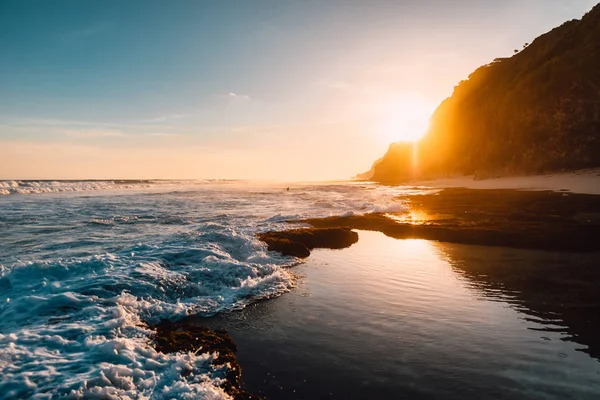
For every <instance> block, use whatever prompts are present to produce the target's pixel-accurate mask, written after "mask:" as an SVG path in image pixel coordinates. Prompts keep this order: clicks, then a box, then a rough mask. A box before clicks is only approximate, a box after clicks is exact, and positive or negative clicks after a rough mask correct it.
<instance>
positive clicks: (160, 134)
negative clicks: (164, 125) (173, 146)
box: [148, 132, 183, 138]
mask: <svg viewBox="0 0 600 400" xmlns="http://www.w3.org/2000/svg"><path fill="white" fill-rule="evenodd" d="M148 136H153V137H160V138H176V137H182V136H183V135H181V134H179V133H165V132H152V133H149V134H148Z"/></svg>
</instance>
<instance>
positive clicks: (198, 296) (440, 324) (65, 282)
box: [0, 180, 600, 399]
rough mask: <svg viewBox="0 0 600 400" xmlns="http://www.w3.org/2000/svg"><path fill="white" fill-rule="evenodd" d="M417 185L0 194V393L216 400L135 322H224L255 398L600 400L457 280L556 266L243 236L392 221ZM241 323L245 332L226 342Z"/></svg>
mask: <svg viewBox="0 0 600 400" xmlns="http://www.w3.org/2000/svg"><path fill="white" fill-rule="evenodd" d="M428 190H429V189H427V188H407V187H387V186H380V185H376V184H370V183H356V182H328V183H319V184H315V183H305V184H302V183H297V184H293V185H290V186H289V190H288V185H287V184H285V185H284V184H275V183H259V182H252V181H208V180H207V181H151V180H147V181H4V182H0V398H1V399H13V398H16V399H25V398H34V399H53V398H61V397H64V398H110V399H171V398H178V399H198V398H199V399H222V398H229V396H228V395H227V394H226V393H225V392H224V390H223V389H222V388H221V387H220V384H221V382H222V380H223V376H222V375H221V374H220V372H219V371H216V370H214V369H213V368H212V367H211V360H212V359H213V358H214V357H216V356H217V355H215V354H208V353H203V352H202V351H197V352H195V353H192V352H190V353H171V354H163V353H160V352H157V351H156V350H155V349H154V348H153V346H152V345H151V341H152V330H151V329H150V328H149V327H148V326H149V325H152V324H155V323H158V322H159V321H161V320H163V319H168V320H178V319H181V318H184V317H189V316H195V317H196V318H198V320H200V321H202V320H203V319H205V320H206V321H207V322H209V323H211V324H214V323H215V322H214V321H215V319H217V320H218V319H219V318H224V319H225V321H224V322H223V321H221V322H222V324H224V325H226V327H227V328H228V329H231V330H232V331H233V333H232V336H233V337H234V339H236V342H237V343H238V345H239V347H240V350H239V352H240V363H241V364H242V366H243V367H244V369H245V371H244V374H243V375H242V379H244V376H247V377H248V378H249V379H250V380H253V382H254V383H252V382H251V383H250V386H251V387H252V386H253V387H255V388H257V390H260V391H263V392H265V393H266V394H267V396H266V397H268V398H320V397H327V396H328V395H329V394H330V393H331V396H329V398H332V397H333V398H353V394H354V395H355V397H356V398H365V396H367V397H370V398H390V396H392V397H394V394H397V395H398V396H397V398H404V397H402V396H401V394H402V395H406V396H407V397H408V398H411V396H413V397H414V396H421V398H425V397H427V396H430V397H431V398H461V397H460V396H462V395H464V394H465V393H466V394H468V395H471V396H476V397H471V398H500V397H502V396H501V395H502V394H504V395H506V396H505V397H506V398H556V399H559V398H586V399H587V398H590V399H592V398H598V397H597V396H599V395H600V368H599V365H600V364H599V363H598V361H597V360H596V359H595V358H593V357H591V356H590V355H589V354H587V353H586V352H585V351H581V350H582V348H583V350H585V346H583V347H582V345H581V344H577V343H575V342H574V341H569V340H567V339H568V337H569V335H568V332H567V330H566V328H565V324H564V322H563V321H560V320H555V321H550V322H548V321H545V320H544V318H546V316H543V315H539V314H538V315H536V317H535V318H533V317H532V315H533V314H535V312H533V311H532V310H531V307H529V308H528V305H527V304H525V303H524V302H522V301H518V300H515V299H516V298H518V295H517V294H515V293H512V292H510V291H506V290H503V289H502V288H501V287H497V286H494V285H491V284H486V283H485V279H483V278H478V279H474V278H472V277H469V276H468V273H467V272H465V271H462V270H461V265H462V264H461V263H463V264H464V263H465V262H471V263H480V264H481V263H488V262H496V263H502V262H511V263H514V262H518V260H519V259H520V260H521V261H522V260H525V262H536V263H538V264H543V263H547V262H558V261H560V262H565V263H569V262H570V261H569V260H570V258H569V256H564V255H560V256H559V255H552V253H549V254H550V256H548V255H547V254H546V253H544V252H538V253H535V252H534V253H531V252H529V253H528V252H524V251H518V250H515V251H513V252H511V253H510V254H508V256H507V255H506V254H504V253H503V254H499V253H498V250H494V251H489V250H487V248H485V247H481V246H479V247H477V246H471V247H469V246H462V247H461V246H454V247H453V246H450V245H448V246H445V245H444V246H442V245H439V244H432V243H433V242H427V241H399V240H393V239H390V238H385V237H384V236H383V235H382V234H379V233H364V232H361V233H360V236H361V240H360V241H359V243H358V244H357V245H355V246H354V247H352V248H350V249H347V250H337V251H332V250H319V251H316V252H315V255H314V257H313V256H311V257H310V258H309V259H308V261H301V260H298V259H296V258H293V257H283V256H281V255H279V254H277V253H273V252H268V251H267V250H266V247H265V245H264V244H263V243H261V242H260V241H258V240H257V238H256V233H259V232H265V231H271V230H282V229H286V228H289V227H290V226H292V224H290V223H289V222H287V221H290V220H296V219H301V218H307V217H326V216H331V215H351V214H366V213H372V212H389V213H401V212H403V211H406V210H407V206H406V205H405V204H403V203H402V202H400V201H398V200H396V197H397V196H399V195H402V194H407V193H420V192H426V191H428ZM293 226H297V225H296V224H293ZM440 246H441V247H440ZM532 254H533V255H532ZM473 257H476V259H475V260H473V259H472V258H473ZM477 257H478V258H477ZM503 257H504V258H503ZM594 257H595V256H594ZM452 260H455V261H452ZM456 260H458V261H456ZM465 260H467V261H465ZM515 260H517V261H515ZM532 260H533V261H532ZM557 260H558V261H557ZM595 260H597V259H595ZM587 261H589V260H587ZM587 261H586V262H587ZM329 264H331V265H329ZM311 274H312V275H311ZM482 282H483V283H482ZM289 292H291V293H289ZM267 299H269V300H268V301H260V300H267ZM257 307H258V309H262V310H263V311H261V312H256V311H252V310H257ZM265 307H266V308H269V307H274V308H275V309H276V311H274V312H272V311H269V310H267V311H265V310H264V309H265ZM241 316H243V324H244V325H243V326H244V328H243V329H236V327H238V328H239V326H240V318H242V317H241ZM231 320H233V321H234V322H231ZM211 321H212V322H211ZM549 323H550V325H549ZM274 326H275V328H273V327H274ZM548 326H550V328H551V329H548ZM257 327H259V328H257ZM282 332H286V333H285V334H282ZM540 332H542V333H540ZM282 335H283V336H282ZM294 343H295V344H294ZM290 344H294V345H290ZM288 345H289V346H288ZM294 346H295V347H294ZM276 348H277V349H279V350H282V349H285V351H286V352H287V353H285V354H287V355H288V356H289V354H293V355H294V356H295V358H292V359H288V361H289V362H282V361H281V360H285V357H283V358H281V357H279V358H278V357H277V354H275V355H274V354H273V353H272V352H270V351H271V350H273V349H276ZM294 349H295V350H294ZM242 361H244V362H242ZM303 361H304V362H305V363H306V364H302V362H303ZM265 363H266V364H267V366H266V367H265ZM269 365H271V366H277V373H278V374H282V375H285V374H286V369H288V368H289V370H290V371H292V370H293V371H295V372H294V375H293V376H291V377H288V379H286V380H284V383H281V386H282V387H283V386H286V387H290V388H291V386H290V385H293V384H296V383H295V382H296V381H298V382H301V381H302V378H301V377H302V376H303V374H304V375H305V376H310V377H314V379H315V380H317V379H318V377H319V376H321V377H326V376H327V371H323V368H325V366H327V365H330V366H331V368H330V369H329V370H328V371H329V373H332V372H331V371H334V370H336V369H337V371H338V372H337V374H333V375H330V377H331V376H333V377H335V379H336V380H337V381H338V383H339V387H340V388H344V390H340V391H339V392H335V390H334V389H332V388H330V387H328V386H327V382H322V383H320V384H317V385H313V386H310V390H308V389H306V390H305V391H304V393H305V395H304V396H305V397H302V396H300V397H294V395H293V393H301V389H302V387H304V386H302V385H300V384H299V385H300V386H298V392H296V389H294V391H293V392H292V391H291V390H290V391H289V392H285V393H284V392H277V391H275V392H274V391H273V390H269V388H266V389H265V385H268V382H267V380H266V379H265V380H264V382H267V383H265V384H263V383H262V382H263V378H264V376H262V375H261V373H262V372H264V369H265V368H267V369H268V368H269ZM307 365H308V366H309V367H310V368H308V367H307ZM261 368H263V370H261ZM261 371H262V372H261ZM311 371H313V372H311ZM272 372H273V371H272ZM315 374H316V376H315ZM272 375H274V372H273V373H272ZM272 375H270V376H272ZM476 378H477V379H476ZM311 379H312V378H311ZM344 379H346V380H344ZM361 379H362V380H361ZM325 380H327V379H325ZM304 381H305V382H306V379H304ZM257 382H259V383H260V384H258V383H257ZM365 382H367V383H365ZM486 382H487V383H489V385H487V386H488V387H489V388H492V389H493V390H492V389H490V390H488V391H487V392H486V390H485V386H486ZM309 383H310V382H309ZM261 385H262V386H261ZM277 385H279V383H277ZM353 385H359V386H360V385H362V386H360V387H358V388H355V386H353ZM365 385H366V386H365ZM271 386H273V387H275V386H276V383H273V384H272V385H271ZM324 387H326V392H327V393H321V392H319V388H324ZM361 388H362V389H361ZM365 388H366V389H365ZM363 389H364V390H363ZM421 389H422V390H421ZM361 390H363V391H361ZM369 393H371V396H369ZM359 394H360V395H359ZM499 396H500V397H499Z"/></svg>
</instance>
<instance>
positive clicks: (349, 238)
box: [257, 227, 358, 258]
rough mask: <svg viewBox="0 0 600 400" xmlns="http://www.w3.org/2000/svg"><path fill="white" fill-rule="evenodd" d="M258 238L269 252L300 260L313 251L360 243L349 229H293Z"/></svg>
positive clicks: (266, 234)
mask: <svg viewBox="0 0 600 400" xmlns="http://www.w3.org/2000/svg"><path fill="white" fill-rule="evenodd" d="M257 236H258V238H259V239H260V240H262V241H263V242H265V243H266V244H267V248H268V250H269V251H277V252H279V253H281V254H283V255H284V256H294V257H299V258H306V257H308V256H309V255H310V251H311V250H312V249H316V248H326V249H343V248H345V247H350V246H351V245H353V244H354V243H356V242H357V241H358V233H356V232H354V231H352V230H351V229H350V228H347V227H333V228H302V229H291V230H287V231H281V232H265V233H259V234H258V235H257Z"/></svg>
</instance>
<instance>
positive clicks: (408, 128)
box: [380, 95, 434, 143]
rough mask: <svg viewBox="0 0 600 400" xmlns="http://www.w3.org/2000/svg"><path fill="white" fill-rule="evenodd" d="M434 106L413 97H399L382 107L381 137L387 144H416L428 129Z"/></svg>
mask: <svg viewBox="0 0 600 400" xmlns="http://www.w3.org/2000/svg"><path fill="white" fill-rule="evenodd" d="M433 110H434V106H433V105H432V104H430V103H429V102H427V101H426V100H424V99H423V98H422V97H420V96H418V95H415V96H411V95H401V96H398V97H397V98H395V99H393V100H392V101H390V102H389V103H388V104H386V105H385V106H384V107H383V111H384V112H383V115H382V127H381V133H380V134H381V135H382V136H383V139H384V140H386V141H387V142H388V143H394V142H416V141H417V140H419V139H421V137H423V135H425V133H426V132H427V129H428V128H429V119H430V117H431V114H432V113H433Z"/></svg>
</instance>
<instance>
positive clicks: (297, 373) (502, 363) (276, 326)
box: [211, 231, 600, 399]
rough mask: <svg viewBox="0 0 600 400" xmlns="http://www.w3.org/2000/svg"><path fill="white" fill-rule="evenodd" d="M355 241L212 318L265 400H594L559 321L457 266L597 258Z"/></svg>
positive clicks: (373, 236) (599, 381) (599, 394)
mask: <svg viewBox="0 0 600 400" xmlns="http://www.w3.org/2000/svg"><path fill="white" fill-rule="evenodd" d="M359 235H360V239H359V242H358V243H357V244H355V245H353V246H352V247H351V248H349V249H344V250H341V251H337V250H317V251H314V252H313V254H312V255H311V258H310V260H309V261H308V262H307V263H306V264H304V265H301V266H298V267H295V268H294V271H295V272H296V273H299V274H303V275H304V278H302V279H301V280H300V283H299V286H298V287H297V288H295V289H294V290H292V292H291V293H289V294H286V295H284V296H282V297H280V298H278V299H275V300H272V301H269V302H261V303H258V304H255V305H253V306H250V307H248V308H246V309H245V310H243V311H241V312H235V313H230V314H227V315H221V316H218V317H215V318H213V319H212V320H211V325H212V326H214V327H224V328H227V329H229V331H230V333H231V335H232V336H233V338H234V339H235V340H236V342H237V343H238V345H239V347H240V350H239V354H238V358H239V361H240V363H241V365H242V368H245V370H244V378H245V380H246V382H247V386H248V389H249V390H252V391H254V392H256V393H259V394H262V395H264V396H265V397H266V398H273V399H276V398H297V399H306V398H339V399H362V398H432V399H434V398H435V399H465V398H468V399H471V398H472V399H597V398H600V363H599V362H598V360H597V359H595V358H592V357H590V356H589V355H588V354H586V353H585V352H582V351H581V350H585V349H586V348H587V346H586V345H583V344H578V343H575V342H573V341H572V340H567V339H571V336H570V335H569V334H568V326H567V325H566V323H565V321H564V320H561V319H560V318H559V317H557V316H554V318H553V319H552V320H544V319H542V318H541V317H540V310H536V309H533V308H530V306H531V303H530V302H527V297H523V296H521V295H522V293H519V292H515V291H512V290H510V288H500V289H498V288H493V287H490V285H488V284H487V283H486V282H485V278H482V279H480V280H478V279H476V278H474V276H473V275H472V274H471V273H470V272H471V271H469V269H468V266H465V261H468V260H467V259H465V258H464V257H462V255H463V254H467V255H468V257H469V258H471V259H476V260H477V262H485V263H495V264H497V267H499V268H501V266H502V265H503V263H506V262H512V263H515V262H521V263H523V264H525V265H530V264H543V265H545V264H547V263H550V262H552V263H554V264H556V263H562V264H563V265H564V266H568V265H569V264H573V263H575V264H577V263H580V264H581V265H584V264H585V263H587V262H592V263H593V265H597V263H598V260H600V255H598V254H588V255H584V256H581V255H580V256H577V255H575V256H574V255H572V254H570V255H569V254H560V253H550V252H539V251H523V250H512V249H498V248H495V249H490V248H487V247H481V246H466V245H454V244H441V243H435V242H429V241H425V240H395V239H391V238H387V237H386V236H384V235H383V234H381V233H376V232H362V231H361V232H360V233H359ZM582 263H583V264H582ZM592 312H593V311H592ZM532 316H535V318H532ZM549 323H551V325H548V324H549ZM549 328H551V329H549Z"/></svg>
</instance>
